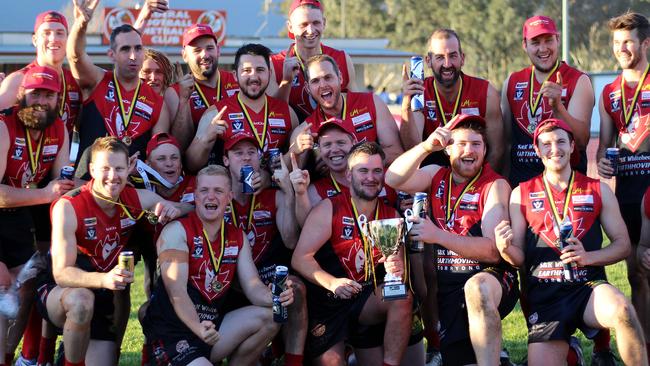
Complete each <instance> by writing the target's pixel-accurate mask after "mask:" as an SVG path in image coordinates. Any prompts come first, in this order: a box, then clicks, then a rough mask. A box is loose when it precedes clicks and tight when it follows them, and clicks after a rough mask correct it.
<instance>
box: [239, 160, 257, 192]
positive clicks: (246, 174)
mask: <svg viewBox="0 0 650 366" xmlns="http://www.w3.org/2000/svg"><path fill="white" fill-rule="evenodd" d="M253 173H255V170H253V167H252V166H250V165H244V166H242V167H241V169H240V171H239V174H240V177H241V183H242V193H246V194H253V193H254V192H255V189H254V188H253Z"/></svg>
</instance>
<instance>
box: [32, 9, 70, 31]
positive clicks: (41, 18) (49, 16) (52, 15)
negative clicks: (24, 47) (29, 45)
mask: <svg viewBox="0 0 650 366" xmlns="http://www.w3.org/2000/svg"><path fill="white" fill-rule="evenodd" d="M43 23H60V24H62V25H63V26H64V27H65V30H66V32H67V31H68V21H67V20H66V19H65V16H63V14H61V13H59V12H58V11H54V10H49V11H45V12H42V13H40V14H38V15H37V16H36V22H35V23H34V33H36V31H37V30H38V27H40V26H41V24H43Z"/></svg>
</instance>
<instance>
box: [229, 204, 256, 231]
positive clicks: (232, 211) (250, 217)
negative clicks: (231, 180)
mask: <svg viewBox="0 0 650 366" xmlns="http://www.w3.org/2000/svg"><path fill="white" fill-rule="evenodd" d="M254 211H255V196H253V199H252V200H251V205H250V207H249V208H248V224H247V225H246V228H245V229H244V230H248V229H250V228H251V226H252V225H253V212H254ZM230 216H232V223H233V224H234V225H235V226H236V227H239V225H238V224H237V211H235V206H234V205H233V204H232V201H230Z"/></svg>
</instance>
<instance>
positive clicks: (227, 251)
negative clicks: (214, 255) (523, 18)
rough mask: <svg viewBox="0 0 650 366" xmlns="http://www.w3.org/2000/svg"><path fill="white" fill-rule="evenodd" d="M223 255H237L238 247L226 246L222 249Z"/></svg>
mask: <svg viewBox="0 0 650 366" xmlns="http://www.w3.org/2000/svg"><path fill="white" fill-rule="evenodd" d="M223 255H224V256H227V257H236V256H237V255H239V247H226V249H224V250H223Z"/></svg>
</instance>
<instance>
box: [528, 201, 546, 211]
mask: <svg viewBox="0 0 650 366" xmlns="http://www.w3.org/2000/svg"><path fill="white" fill-rule="evenodd" d="M530 210H531V211H532V212H540V211H544V200H533V202H532V208H531V209H530Z"/></svg>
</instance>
